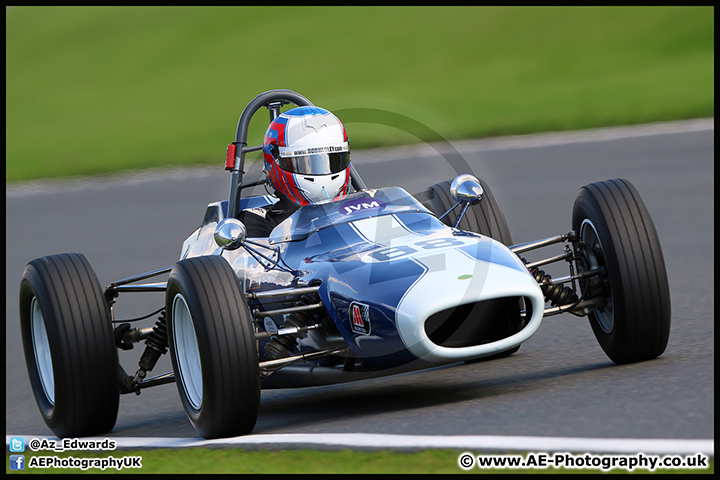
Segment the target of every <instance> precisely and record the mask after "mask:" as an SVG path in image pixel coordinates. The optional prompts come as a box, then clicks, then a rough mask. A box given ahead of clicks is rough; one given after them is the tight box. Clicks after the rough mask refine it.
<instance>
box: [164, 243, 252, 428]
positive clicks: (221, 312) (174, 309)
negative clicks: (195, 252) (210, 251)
mask: <svg viewBox="0 0 720 480" xmlns="http://www.w3.org/2000/svg"><path fill="white" fill-rule="evenodd" d="M166 305H167V306H166V309H167V312H168V340H169V346H170V353H171V359H172V364H173V369H174V371H175V380H176V384H177V387H178V392H179V394H180V398H181V400H182V403H183V407H184V408H185V412H186V413H187V416H188V418H189V419H190V422H191V423H192V425H193V427H195V429H196V430H197V432H198V433H199V434H200V435H202V436H203V437H205V438H219V437H232V436H237V435H243V434H246V433H250V432H251V431H252V429H253V428H254V426H255V422H256V420H257V415H258V409H259V405H260V370H259V363H258V354H257V346H256V341H255V331H254V329H253V324H252V318H251V316H250V312H249V310H248V306H247V303H246V301H245V295H244V293H243V291H242V289H241V288H240V284H239V282H238V279H237V277H236V275H235V272H234V271H233V269H232V268H231V267H230V265H229V264H228V263H227V261H226V260H225V259H224V258H222V257H220V256H215V255H212V256H203V257H196V258H190V259H187V260H183V261H181V262H179V263H177V264H176V265H175V266H174V267H173V269H172V272H171V273H170V277H169V279H168V287H167V294H166Z"/></svg>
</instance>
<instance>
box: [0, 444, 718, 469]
mask: <svg viewBox="0 0 720 480" xmlns="http://www.w3.org/2000/svg"><path fill="white" fill-rule="evenodd" d="M461 453H463V452H460V451H455V450H425V451H419V452H396V451H389V450H383V451H375V452H369V451H351V450H342V451H315V450H250V451H247V450H236V449H202V448H187V449H157V450H146V451H134V450H126V451H114V452H103V453H99V452H72V453H54V452H50V453H48V452H37V453H34V452H30V453H27V454H26V462H27V461H30V457H31V456H35V455H37V456H41V455H50V456H56V457H60V458H66V457H74V458H100V457H109V456H113V457H114V458H116V459H118V458H122V457H125V456H141V457H142V460H141V463H142V468H141V469H123V470H120V471H118V470H114V469H109V468H108V469H105V470H100V469H87V470H85V471H83V470H80V469H63V468H53V469H30V468H27V467H26V469H25V470H24V471H22V472H20V471H11V470H10V469H9V467H8V466H6V472H7V473H12V474H20V473H65V474H70V473H72V474H75V473H143V474H147V473H163V474H175V473H194V474H208V473H244V474H248V473H250V474H254V473H281V474H282V473H285V474H302V473H305V474H308V473H315V474H323V473H324V474H347V473H369V474H381V473H404V474H424V473H474V474H479V473H551V474H553V473H554V474H557V473H562V474H578V473H580V474H582V473H595V474H597V473H622V474H626V473H628V471H627V470H624V469H614V470H610V471H608V472H603V471H602V470H601V469H580V468H559V469H556V468H547V469H537V468H535V469H530V468H529V469H517V468H515V469H512V468H508V469H494V470H488V469H479V468H477V467H475V468H472V469H470V470H467V471H465V470H462V469H461V468H460V467H459V466H458V458H459V457H460V454H461ZM8 458H9V455H8ZM8 461H9V460H8ZM714 471H715V462H714V460H713V459H709V468H707V469H704V470H700V469H685V470H680V469H672V470H670V469H667V470H666V469H656V470H654V471H650V470H648V469H642V468H637V469H634V470H633V471H632V473H680V474H685V473H703V474H708V473H710V474H712V473H713V472H714Z"/></svg>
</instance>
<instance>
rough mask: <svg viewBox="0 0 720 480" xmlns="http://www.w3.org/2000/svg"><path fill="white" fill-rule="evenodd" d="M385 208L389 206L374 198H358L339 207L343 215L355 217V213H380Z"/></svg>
mask: <svg viewBox="0 0 720 480" xmlns="http://www.w3.org/2000/svg"><path fill="white" fill-rule="evenodd" d="M385 207H387V204H386V203H385V202H383V201H382V200H375V199H374V198H357V199H355V200H350V201H348V202H345V203H343V204H341V205H340V206H339V207H338V211H339V212H340V213H342V214H343V215H353V214H355V213H360V212H367V211H371V210H374V211H376V212H380V211H382V210H383V209H384V208H385Z"/></svg>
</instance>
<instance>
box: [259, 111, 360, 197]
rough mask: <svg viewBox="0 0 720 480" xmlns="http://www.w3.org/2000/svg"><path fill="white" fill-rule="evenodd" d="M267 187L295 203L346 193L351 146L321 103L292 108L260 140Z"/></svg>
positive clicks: (342, 128) (348, 181) (277, 119)
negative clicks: (268, 184)
mask: <svg viewBox="0 0 720 480" xmlns="http://www.w3.org/2000/svg"><path fill="white" fill-rule="evenodd" d="M263 158H264V167H265V172H266V174H267V176H268V178H269V179H270V183H271V184H272V187H273V188H274V189H275V190H276V191H278V192H280V193H281V194H283V195H284V196H286V197H287V198H288V199H290V200H291V201H293V202H295V203H297V204H298V205H308V204H315V203H319V202H323V201H328V200H336V199H338V198H341V197H343V196H344V195H345V194H347V192H348V184H349V183H350V149H349V147H348V138H347V134H346V133H345V127H344V126H343V124H342V122H340V120H339V119H338V118H337V117H336V116H335V115H333V114H332V113H330V112H329V111H327V110H325V109H324V108H319V107H297V108H292V109H290V110H287V111H285V112H283V113H281V114H280V115H278V117H277V118H276V119H275V120H273V121H272V122H271V123H270V126H269V127H268V129H267V131H266V132H265V139H264V142H263Z"/></svg>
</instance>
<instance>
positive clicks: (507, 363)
mask: <svg viewBox="0 0 720 480" xmlns="http://www.w3.org/2000/svg"><path fill="white" fill-rule="evenodd" d="M219 157H221V155H219ZM222 161H223V159H222V158H219V159H218V167H217V168H212V169H211V168H199V169H172V170H163V171H159V170H158V171H150V172H145V173H141V174H128V175H122V176H116V177H108V178H96V179H92V180H90V181H88V180H87V179H77V180H70V181H64V182H39V183H32V184H24V185H20V186H13V187H9V188H7V189H6V302H7V303H6V319H7V321H6V434H8V435H24V436H26V437H30V436H47V435H52V432H51V431H50V430H49V429H48V428H47V427H46V426H45V424H44V422H43V421H42V418H41V417H40V414H39V412H38V411H37V407H36V405H35V401H34V399H33V396H32V393H31V390H30V384H29V381H28V378H27V371H26V369H25V364H24V358H23V352H22V346H21V342H20V332H19V322H18V312H17V298H18V284H19V279H20V277H21V275H22V271H23V269H24V266H25V264H26V263H27V262H28V261H29V260H31V259H33V258H35V257H39V256H43V255H48V254H54V253H61V252H82V253H84V254H85V255H86V256H87V258H88V259H89V261H90V263H91V265H93V267H94V269H95V271H96V273H97V275H98V277H99V279H100V281H101V283H102V284H103V285H107V284H108V283H110V282H111V281H114V280H118V279H120V278H124V277H127V276H130V275H134V274H137V273H140V272H144V271H148V270H152V269H155V268H160V267H164V266H167V265H171V264H172V263H173V262H175V261H176V260H177V257H178V256H179V254H180V246H181V243H182V240H183V239H184V238H185V237H186V236H187V235H188V234H189V233H190V232H191V231H192V230H193V229H194V228H195V227H196V226H197V225H198V224H199V222H200V221H201V219H202V215H203V213H204V209H205V205H207V204H208V203H209V202H212V201H217V200H222V199H225V198H226V197H227V194H228V189H229V184H230V178H229V175H228V174H227V173H226V172H225V171H224V170H223V169H222ZM353 161H354V162H355V164H356V166H357V169H358V170H359V172H360V174H361V176H362V177H363V179H364V180H365V182H366V183H367V184H368V186H371V187H380V186H390V185H399V186H402V187H404V188H406V189H407V190H408V191H410V192H411V193H416V192H419V191H421V190H423V189H424V188H425V187H427V186H428V185H430V184H433V183H436V182H439V181H442V180H447V179H451V178H453V177H454V176H455V175H456V173H466V172H465V171H459V170H460V169H462V168H464V167H463V165H467V166H468V167H469V168H470V170H471V171H472V173H474V174H476V175H477V176H480V177H483V178H484V179H485V180H487V181H488V182H489V184H490V186H491V188H492V190H493V193H494V194H495V196H496V197H497V199H498V201H499V203H500V204H501V205H502V208H503V210H504V212H505V215H506V217H507V220H508V223H509V224H510V228H511V230H512V234H513V239H514V240H515V242H516V243H521V242H524V241H529V240H534V239H539V238H543V237H547V236H552V235H556V234H559V233H565V232H567V231H568V230H569V229H570V212H571V208H572V203H573V201H574V199H575V196H576V194H577V190H578V188H579V187H580V186H582V185H584V184H587V183H590V182H593V181H598V180H604V179H608V178H617V177H622V178H626V179H628V180H630V181H631V182H633V183H634V184H635V186H636V187H637V188H638V190H639V191H640V193H641V195H642V196H643V199H644V200H645V203H646V205H647V207H648V210H649V211H650V213H651V215H652V216H653V219H654V221H655V225H656V228H657V230H658V234H659V237H660V241H661V244H662V247H663V250H664V255H665V261H666V265H667V269H668V273H669V278H670V290H671V295H672V309H673V317H672V330H671V334H670V342H669V345H668V348H667V350H666V351H665V353H664V355H663V356H662V357H660V358H659V359H656V360H652V361H648V362H643V363H638V364H632V365H624V366H616V365H614V364H613V363H612V362H610V361H609V360H608V358H607V357H606V356H605V354H604V353H603V352H602V350H601V349H600V347H599V345H598V344H597V342H596V340H595V338H594V336H593V334H592V331H591V329H590V326H589V325H588V323H587V320H586V319H584V318H577V317H574V316H572V315H567V314H565V315H560V316H555V317H548V318H546V319H545V320H544V321H543V325H541V327H540V330H539V331H538V332H537V333H536V334H535V336H534V337H532V338H531V339H530V340H529V341H527V342H526V343H525V344H523V346H522V347H521V349H520V351H519V352H518V353H517V354H515V355H513V356H512V357H509V358H506V359H501V360H496V361H492V362H483V363H476V364H470V365H465V364H456V365H452V366H444V367H439V368H434V369H431V370H426V371H421V372H415V373H408V374H403V375H398V376H392V377H385V378H380V379H375V380H369V381H364V382H358V383H351V384H344V385H333V386H326V387H313V388H305V389H287V390H272V391H263V394H262V404H261V409H260V416H259V419H258V423H257V425H256V428H255V430H254V434H255V435H262V438H263V439H269V440H267V441H270V442H271V441H272V438H273V437H272V436H271V435H273V434H277V435H279V436H278V437H275V438H276V439H278V442H279V443H283V442H285V440H281V439H288V438H297V435H306V437H303V438H305V439H306V440H305V443H310V444H312V443H313V440H308V439H312V438H315V439H317V438H320V437H323V436H327V435H328V434H333V435H336V436H337V435H339V436H341V437H342V438H345V439H346V440H345V441H347V438H348V435H347V434H363V435H365V436H366V437H368V438H371V437H372V435H378V436H379V437H383V438H389V437H390V436H392V437H393V438H394V436H395V435H401V436H402V435H407V436H408V437H407V438H417V437H422V438H427V437H430V438H432V437H435V438H437V439H445V438H464V437H468V436H471V437H473V438H475V439H478V438H485V439H492V438H501V437H502V438H504V437H506V436H512V437H515V438H518V439H519V438H521V437H522V438H535V439H539V440H538V441H539V442H540V444H541V445H540V446H538V448H541V447H542V442H543V439H547V445H548V447H549V446H551V445H552V444H553V439H555V440H557V439H558V438H562V439H578V440H580V439H595V440H598V441H605V442H606V443H608V442H612V440H613V439H629V440H633V439H634V440H642V439H650V440H652V441H664V440H669V441H671V442H672V441H673V440H683V441H685V440H711V439H714V368H713V365H714V342H713V338H714V335H713V334H714V327H713V323H714V301H713V293H714V289H713V286H714V284H713V282H714V216H713V213H714V203H713V197H714V177H713V173H714V122H713V120H712V119H708V120H698V121H691V122H678V123H671V124H656V125H648V126H641V127H632V128H630V127H628V128H610V129H601V130H593V131H586V132H575V133H562V134H547V135H533V136H523V137H512V138H501V139H491V140H480V141H469V142H457V143H454V144H453V145H443V144H434V145H433V146H428V145H419V146H415V147H406V148H398V149H387V150H376V151H365V152H356V153H355V154H354V155H353ZM547 250H548V251H547V253H548V255H553V254H556V253H560V252H556V251H554V250H552V249H547ZM161 304H162V299H161V298H160V299H159V300H158V297H157V296H155V294H137V297H136V298H135V299H134V301H133V302H132V304H131V305H126V306H124V307H123V308H124V310H122V311H121V310H119V309H118V316H121V317H123V318H129V317H133V316H137V315H140V314H143V313H145V312H149V311H151V310H154V309H156V308H159V306H160V305H161ZM140 353H141V350H140V349H138V348H135V349H134V350H132V351H130V352H123V353H122V355H121V361H122V363H123V365H124V366H125V367H126V370H127V371H134V370H135V367H134V365H136V362H137V358H138V357H139V355H140ZM169 370H170V366H169V361H168V360H167V359H166V358H164V359H162V360H161V362H160V363H159V364H158V366H157V367H156V368H155V371H154V372H153V373H163V372H165V371H169ZM268 435H270V437H267V436H268ZM313 435H314V436H313ZM411 436H412V437H411ZM108 437H110V438H125V439H126V440H128V441H130V440H131V438H130V437H133V438H140V439H141V440H140V441H141V442H142V439H150V438H152V437H162V438H170V439H173V438H174V439H177V442H178V444H181V443H182V442H185V443H186V444H187V442H191V440H183V439H196V440H202V439H200V438H198V436H197V434H196V432H195V431H194V430H193V428H192V426H191V425H190V423H189V422H188V420H187V418H186V417H185V413H184V411H183V409H182V406H181V403H180V400H179V398H178V395H177V390H176V387H175V385H164V386H161V387H156V388H153V389H148V390H145V391H143V393H142V395H140V396H136V395H126V396H123V397H122V398H121V402H120V413H119V416H118V421H117V424H116V427H115V429H114V430H113V432H111V433H110V434H108ZM351 437H352V435H350V438H351ZM358 438H361V436H359V437H358ZM400 438H402V437H400ZM133 441H136V440H133ZM510 441H512V439H511V440H510ZM622 441H623V442H624V441H627V440H622ZM358 442H359V440H358ZM498 442H499V443H500V444H502V441H500V440H498ZM618 442H621V441H620V440H618ZM297 443H303V442H301V441H299V440H298V441H297ZM349 443H350V444H352V442H349ZM710 443H711V442H710ZM283 444H284V443H283ZM707 444H708V443H707V442H706V443H704V445H707ZM350 446H352V445H350ZM669 453H672V452H669Z"/></svg>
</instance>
